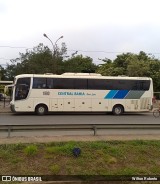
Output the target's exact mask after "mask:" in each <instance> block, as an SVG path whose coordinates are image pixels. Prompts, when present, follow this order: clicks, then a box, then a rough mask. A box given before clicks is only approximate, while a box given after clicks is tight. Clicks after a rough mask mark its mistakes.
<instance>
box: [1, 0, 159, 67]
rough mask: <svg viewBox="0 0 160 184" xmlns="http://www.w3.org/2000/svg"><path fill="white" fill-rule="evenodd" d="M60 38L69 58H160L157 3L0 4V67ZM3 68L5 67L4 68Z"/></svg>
mask: <svg viewBox="0 0 160 184" xmlns="http://www.w3.org/2000/svg"><path fill="white" fill-rule="evenodd" d="M44 33H46V34H47V35H48V37H49V38H50V39H51V40H52V41H53V42H55V41H56V40H57V39H58V38H59V37H60V36H62V35H63V36H64V38H63V39H60V40H59V41H58V45H60V44H61V43H62V42H65V43H66V45H67V48H68V55H71V54H72V53H73V52H74V50H77V51H78V54H83V55H84V56H90V57H92V58H93V59H94V62H95V63H96V64H98V63H99V62H100V61H99V60H98V58H100V59H103V58H105V57H106V58H110V59H114V58H115V57H116V55H117V54H119V53H121V52H133V53H138V52H139V51H144V52H147V53H153V54H154V55H155V57H156V58H159V57H160V47H159V45H160V1H159V0H0V64H6V62H9V60H8V59H15V58H16V57H18V56H19V52H25V48H9V47H7V46H10V47H26V48H32V47H34V46H37V45H38V44H39V43H43V44H44V45H47V46H49V47H50V48H52V45H51V43H50V42H49V40H48V39H46V38H45V37H44V36H43V34H44ZM3 66H4V65H3Z"/></svg>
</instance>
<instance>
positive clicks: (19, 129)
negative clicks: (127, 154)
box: [0, 124, 160, 138]
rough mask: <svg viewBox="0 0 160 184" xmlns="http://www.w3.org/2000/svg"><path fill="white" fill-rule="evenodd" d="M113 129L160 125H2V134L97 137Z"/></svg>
mask: <svg viewBox="0 0 160 184" xmlns="http://www.w3.org/2000/svg"><path fill="white" fill-rule="evenodd" d="M111 129H114V130H115V129H117V130H118V129H125V130H126V129H128V130H129V129H139V130H140V129H150V130H155V129H156V130H158V129H160V124H57V125H51V124H47V125H46V124H45V125H0V132H7V133H8V136H7V137H8V138H9V137H11V132H22V131H74V130H79V131H80V130H91V131H93V135H94V136H96V135H97V131H98V130H111Z"/></svg>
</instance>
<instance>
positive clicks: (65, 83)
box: [53, 78, 74, 89]
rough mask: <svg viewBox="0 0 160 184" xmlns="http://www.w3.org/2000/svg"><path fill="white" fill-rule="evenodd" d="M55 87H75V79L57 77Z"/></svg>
mask: <svg viewBox="0 0 160 184" xmlns="http://www.w3.org/2000/svg"><path fill="white" fill-rule="evenodd" d="M53 88H54V89H74V79H66V78H65V79H63V78H62V79H61V78H55V79H54V80H53Z"/></svg>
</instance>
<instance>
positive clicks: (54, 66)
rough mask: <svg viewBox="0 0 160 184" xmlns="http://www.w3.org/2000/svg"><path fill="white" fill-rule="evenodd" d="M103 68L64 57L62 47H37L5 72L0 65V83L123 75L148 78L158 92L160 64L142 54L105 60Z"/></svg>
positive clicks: (80, 58) (78, 58) (85, 58)
mask: <svg viewBox="0 0 160 184" xmlns="http://www.w3.org/2000/svg"><path fill="white" fill-rule="evenodd" d="M102 61H103V64H101V65H96V64H94V61H93V59H92V58H90V57H88V56H83V55H74V54H72V56H71V57H68V56H67V47H66V44H65V43H62V45H61V47H56V49H55V50H54V52H53V51H52V50H50V49H49V48H48V47H47V46H44V45H43V44H42V43H40V44H39V45H38V46H36V47H34V48H33V49H32V50H26V52H25V53H19V57H18V58H16V59H12V60H11V62H10V63H7V66H6V67H5V68H4V67H2V66H1V65H0V79H1V80H13V79H14V76H16V75H18V74H25V73H35V74H44V73H56V74H62V73H65V72H83V73H100V74H102V75H104V76H118V75H126V76H130V77H132V76H133V77H134V76H138V77H151V78H152V79H153V83H154V91H160V80H159V79H160V60H159V59H157V58H155V57H154V56H153V55H149V54H146V53H145V52H143V51H141V52H139V54H133V53H123V54H120V55H117V56H116V58H115V59H114V60H111V59H108V58H104V59H102Z"/></svg>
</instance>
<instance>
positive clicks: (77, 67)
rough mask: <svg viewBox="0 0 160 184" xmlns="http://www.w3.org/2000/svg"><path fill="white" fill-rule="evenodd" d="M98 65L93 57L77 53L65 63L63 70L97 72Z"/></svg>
mask: <svg viewBox="0 0 160 184" xmlns="http://www.w3.org/2000/svg"><path fill="white" fill-rule="evenodd" d="M96 69H97V66H96V65H95V64H94V63H93V60H92V58H90V57H83V56H82V55H77V56H74V57H72V58H69V59H68V60H66V61H64V63H63V72H83V73H95V71H96Z"/></svg>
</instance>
